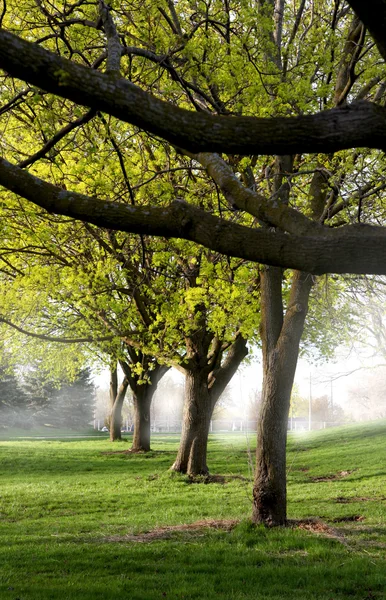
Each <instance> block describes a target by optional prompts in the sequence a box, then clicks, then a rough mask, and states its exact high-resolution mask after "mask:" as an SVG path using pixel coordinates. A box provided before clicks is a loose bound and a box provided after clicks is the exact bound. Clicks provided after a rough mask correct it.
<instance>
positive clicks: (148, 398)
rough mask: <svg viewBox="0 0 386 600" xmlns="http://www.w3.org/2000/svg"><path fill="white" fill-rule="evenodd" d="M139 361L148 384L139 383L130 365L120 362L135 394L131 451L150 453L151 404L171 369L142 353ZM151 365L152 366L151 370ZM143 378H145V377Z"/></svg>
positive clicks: (139, 355)
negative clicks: (143, 368)
mask: <svg viewBox="0 0 386 600" xmlns="http://www.w3.org/2000/svg"><path fill="white" fill-rule="evenodd" d="M132 352H134V351H132ZM142 359H144V360H142ZM138 361H139V362H143V364H144V367H145V373H146V374H147V377H148V381H147V382H146V383H139V382H138V377H136V375H135V374H133V373H132V372H131V369H130V365H129V363H127V362H125V361H123V360H120V361H119V362H120V365H121V368H122V370H123V372H124V373H125V375H126V377H127V379H128V382H129V385H130V389H131V391H132V393H133V404H134V435H133V443H132V446H131V449H132V450H133V451H134V452H148V451H149V450H150V434H151V420H150V407H151V403H152V400H153V396H154V394H155V392H156V390H157V386H158V383H159V381H160V379H161V377H163V375H165V373H166V372H167V371H168V370H169V368H170V367H168V366H166V365H160V364H159V363H158V362H151V358H150V357H148V359H146V358H144V357H143V355H142V353H139V354H138ZM135 362H137V361H135ZM150 364H152V368H151V369H150ZM141 377H142V378H143V375H142V376H141Z"/></svg>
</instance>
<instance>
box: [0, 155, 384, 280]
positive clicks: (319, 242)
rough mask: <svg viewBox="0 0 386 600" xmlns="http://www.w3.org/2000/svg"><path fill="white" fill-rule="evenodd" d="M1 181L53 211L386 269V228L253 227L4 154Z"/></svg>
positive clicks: (231, 248)
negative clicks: (128, 200) (120, 193)
mask: <svg viewBox="0 0 386 600" xmlns="http://www.w3.org/2000/svg"><path fill="white" fill-rule="evenodd" d="M0 185H3V186H4V187H5V188H7V189H8V190H11V191H12V192H15V193H16V194H18V195H19V196H22V197H24V198H26V199H27V200H29V201H31V202H33V203H34V204H36V205H37V206H40V207H41V208H44V209H45V210H47V211H48V212H51V213H56V214H60V215H65V216H68V217H71V218H74V219H79V220H81V221H86V222H89V223H93V224H94V225H98V226H99V227H105V228H108V229H114V230H120V231H127V232H131V233H143V234H147V235H157V236H163V237H175V238H182V239H186V240H191V241H194V242H196V243H198V244H201V245H203V246H205V247H206V248H210V249H212V250H214V251H216V252H220V253H222V254H225V255H227V256H235V257H239V258H243V259H246V260H251V261H254V262H260V263H264V264H269V265H275V266H282V265H285V266H286V267H287V268H294V269H298V270H301V271H306V272H308V273H314V274H322V273H374V274H386V229H385V228H382V227H371V226H366V225H349V226H346V227H342V228H340V229H336V230H333V231H332V230H330V229H327V228H326V229H325V232H326V233H325V235H323V234H322V233H321V234H320V235H313V236H296V235H288V234H285V233H281V232H279V231H275V230H273V231H272V230H270V229H263V228H259V229H254V228H250V227H245V226H242V225H238V224H236V223H232V222H229V221H226V220H224V219H221V218H219V217H216V216H214V215H211V214H209V213H207V212H206V211H204V210H201V209H199V208H196V207H194V206H192V205H190V204H188V203H186V202H182V201H175V202H172V203H171V204H170V205H169V206H167V207H154V206H143V207H140V206H128V205H126V204H120V203H117V202H105V201H103V200H99V199H98V198H94V197H90V196H86V195H84V194H78V193H76V192H70V191H68V190H62V189H61V188H58V187H56V186H55V185H53V184H51V183H47V182H44V181H43V180H41V179H39V178H38V177H35V176H34V175H31V174H30V173H28V172H27V171H24V170H23V169H20V168H19V167H16V166H15V165H12V164H11V163H9V162H8V161H6V160H4V159H0Z"/></svg>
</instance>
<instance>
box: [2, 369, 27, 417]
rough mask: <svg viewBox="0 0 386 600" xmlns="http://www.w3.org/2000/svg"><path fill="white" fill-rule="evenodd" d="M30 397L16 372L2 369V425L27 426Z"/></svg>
mask: <svg viewBox="0 0 386 600" xmlns="http://www.w3.org/2000/svg"><path fill="white" fill-rule="evenodd" d="M29 416H30V415H29V411H28V398H27V397H26V395H25V393H24V391H23V389H22V387H21V386H20V381H19V378H18V377H17V375H16V373H14V372H13V371H12V370H9V369H7V368H5V367H2V368H1V369H0V422H1V425H2V426H25V424H26V423H27V422H28V421H29Z"/></svg>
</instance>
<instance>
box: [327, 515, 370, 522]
mask: <svg viewBox="0 0 386 600" xmlns="http://www.w3.org/2000/svg"><path fill="white" fill-rule="evenodd" d="M364 520H365V517H364V516H363V515H348V516H346V517H335V519H333V523H357V522H358V521H364Z"/></svg>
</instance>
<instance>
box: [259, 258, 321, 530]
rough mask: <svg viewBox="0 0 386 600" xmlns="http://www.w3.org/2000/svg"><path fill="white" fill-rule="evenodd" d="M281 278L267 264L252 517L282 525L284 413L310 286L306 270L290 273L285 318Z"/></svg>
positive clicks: (263, 281)
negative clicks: (261, 377)
mask: <svg viewBox="0 0 386 600" xmlns="http://www.w3.org/2000/svg"><path fill="white" fill-rule="evenodd" d="M281 279H282V274H281V270H280V269H278V268H276V267H270V268H267V269H266V270H265V272H264V273H263V274H262V278H261V289H262V297H261V312H262V327H261V337H262V344H263V369H264V377H263V394H262V403H261V408H260V415H259V421H258V434H257V449H256V476H255V482H254V488H253V513H252V520H253V521H254V522H255V523H264V524H266V525H285V523H286V521H287V502H286V442H287V425H288V414H289V408H290V399H291V390H292V385H293V380H294V376H295V370H296V364H297V359H298V353H299V344H300V339H301V336H302V333H303V328H304V322H305V318H306V314H307V310H308V298H309V293H310V290H311V287H312V277H311V276H310V275H308V274H307V273H301V272H295V273H294V277H293V283H292V287H291V295H290V299H289V303H288V308H287V311H286V314H285V317H284V319H283V306H282V295H281Z"/></svg>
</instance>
